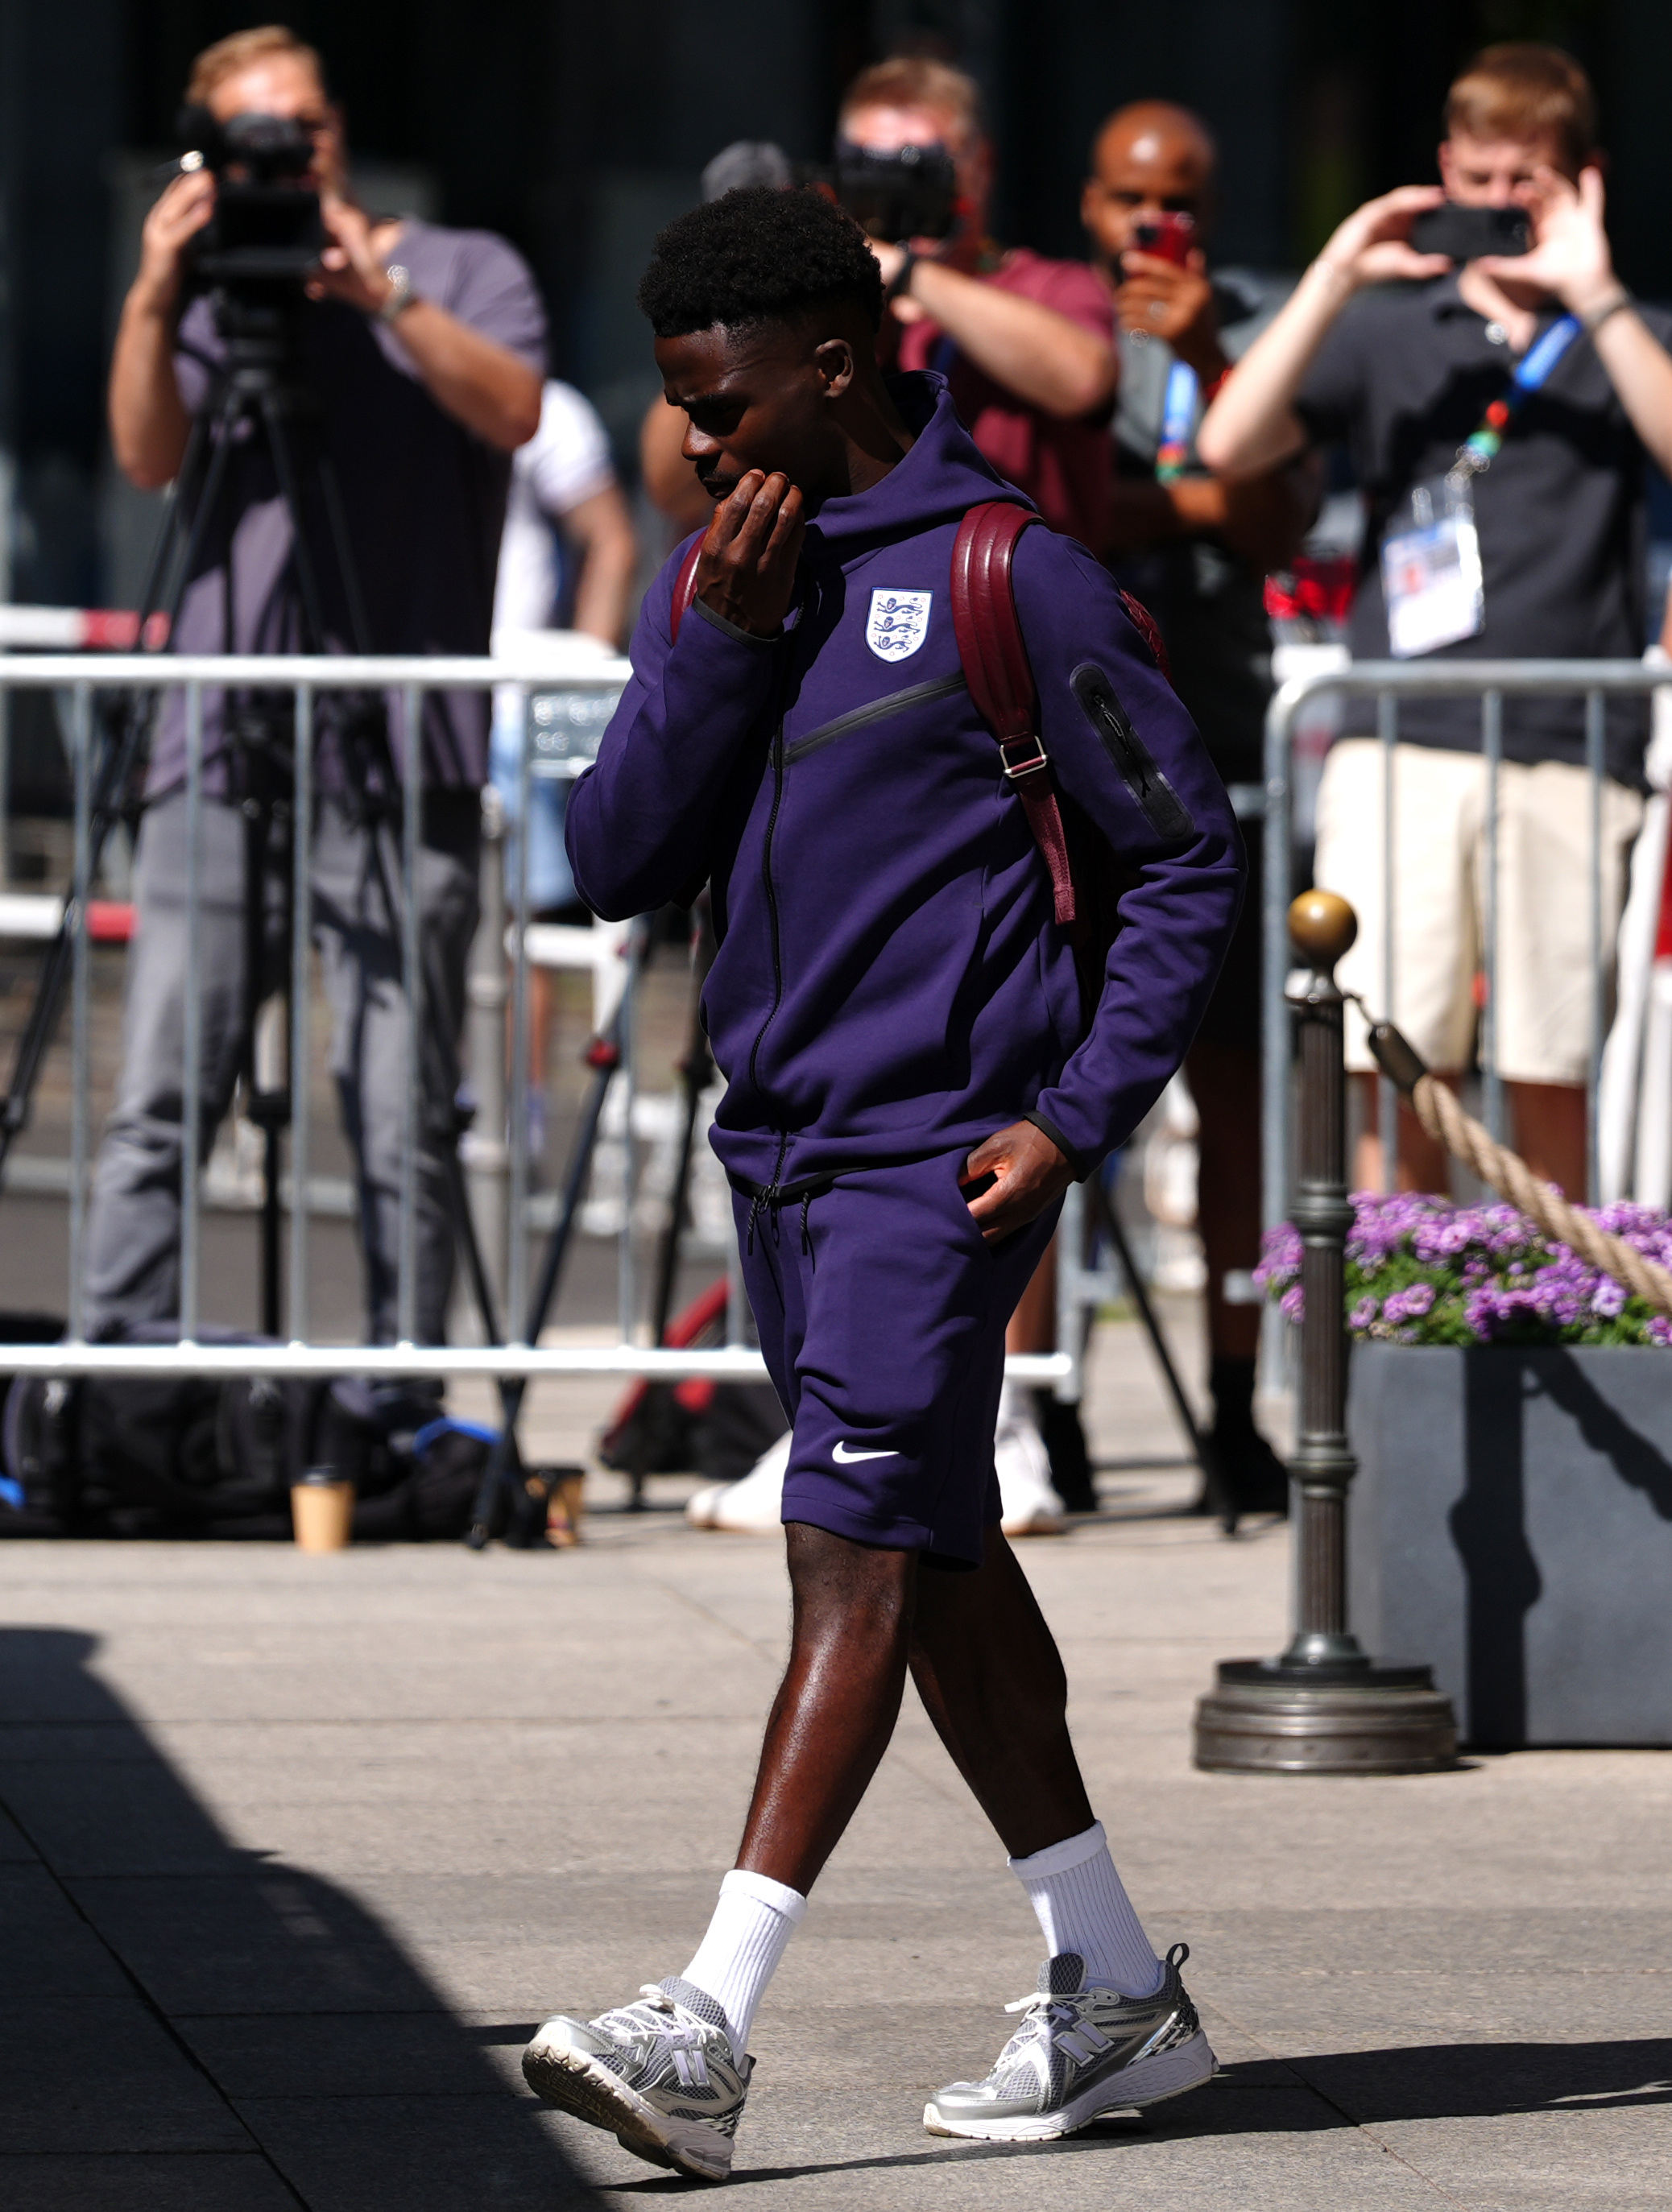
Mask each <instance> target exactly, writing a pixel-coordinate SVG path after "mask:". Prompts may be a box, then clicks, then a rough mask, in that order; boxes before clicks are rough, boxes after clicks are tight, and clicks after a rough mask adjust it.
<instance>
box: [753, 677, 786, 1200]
mask: <svg viewBox="0 0 1672 2212" xmlns="http://www.w3.org/2000/svg"><path fill="white" fill-rule="evenodd" d="M783 799H784V724H783V718H782V716H780V717H779V720H778V726H777V728H776V729H775V731H774V732H773V733H772V806H771V811H769V814H768V815H767V817H766V838H765V842H764V843H763V846H762V848H761V884H762V887H763V889H764V890H765V892H766V915H767V925H768V931H769V935H770V937H771V939H772V1003H771V1005H770V1006H769V1007H768V1008H767V1010H766V1019H765V1020H764V1021H763V1023H762V1024H761V1025H760V1027H759V1029H758V1030H756V1032H755V1042H754V1043H753V1044H752V1045H751V1047H750V1048H749V1082H750V1086H751V1089H753V1090H754V1091H757V1092H758V1091H759V1090H760V1060H761V1045H762V1042H763V1040H764V1038H765V1036H766V1033H767V1031H768V1030H769V1029H770V1028H771V1026H772V1018H773V1016H774V1015H775V1013H776V1012H777V1011H778V1008H779V1006H780V1004H781V1001H782V999H783V995H784V958H783V946H782V945H781V941H780V939H779V934H778V894H777V892H776V891H775V890H774V889H773V887H772V833H773V831H774V830H775V829H776V828H777V826H778V810H779V808H780V807H781V805H783ZM783 1141H784V1143H785V1144H787V1143H788V1141H789V1139H788V1137H787V1135H786V1136H785V1138H784V1140H783ZM778 1159H779V1164H780V1165H781V1164H782V1162H783V1151H782V1148H781V1147H780V1150H779V1154H778ZM772 1180H773V1181H774V1182H776V1181H777V1180H778V1177H777V1172H776V1170H774V1172H773V1177H772Z"/></svg>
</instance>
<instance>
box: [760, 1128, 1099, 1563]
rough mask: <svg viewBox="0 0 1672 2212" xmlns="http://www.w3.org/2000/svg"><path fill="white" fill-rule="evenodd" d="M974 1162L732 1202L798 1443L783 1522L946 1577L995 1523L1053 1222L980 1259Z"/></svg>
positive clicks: (977, 1558) (774, 1373)
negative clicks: (969, 1166)
mask: <svg viewBox="0 0 1672 2212" xmlns="http://www.w3.org/2000/svg"><path fill="white" fill-rule="evenodd" d="M966 1157H967V1154H966V1153H965V1152H962V1151H960V1152H942V1153H940V1154H939V1155H938V1156H937V1157H936V1158H933V1159H928V1160H915V1161H912V1162H910V1163H909V1164H907V1165H905V1166H903V1167H880V1168H862V1169H859V1170H854V1171H853V1172H851V1173H846V1174H844V1175H843V1176H842V1178H841V1180H840V1182H835V1183H832V1184H830V1186H829V1187H828V1188H824V1189H822V1190H818V1191H816V1192H815V1193H813V1194H812V1195H810V1196H806V1197H803V1196H802V1195H800V1194H791V1195H789V1196H787V1197H785V1198H782V1199H780V1200H764V1199H756V1198H751V1197H750V1196H748V1195H747V1194H743V1193H738V1194H735V1196H734V1200H733V1204H734V1206H735V1208H736V1212H737V1220H738V1235H739V1243H740V1244H741V1246H742V1248H743V1255H744V1256H743V1273H744V1280H745V1283H746V1285H748V1290H749V1299H750V1304H751V1305H752V1306H753V1308H754V1310H755V1321H756V1325H757V1328H758V1329H759V1331H760V1338H761V1350H762V1352H763V1354H764V1355H765V1358H766V1364H767V1371H768V1372H769V1374H770V1376H771V1377H772V1382H773V1387H774V1388H775V1389H776V1391H777V1393H778V1395H779V1397H780V1399H781V1401H782V1402H783V1407H784V1411H785V1412H786V1413H787V1414H788V1416H789V1419H790V1421H791V1423H792V1424H793V1428H794V1432H795V1433H794V1441H793V1444H792V1446H791V1449H790V1459H789V1469H788V1472H787V1475H786V1477H785V1480H784V1519H785V1520H786V1521H806V1522H811V1523H812V1526H813V1527H814V1528H828V1529H830V1532H831V1533H832V1534H834V1535H837V1536H848V1537H851V1538H852V1539H853V1540H854V1542H856V1543H860V1544H874V1545H878V1546H880V1547H885V1548H887V1549H889V1550H897V1551H921V1552H922V1553H925V1554H926V1555H927V1557H928V1558H929V1559H932V1560H933V1561H934V1562H935V1563H937V1564H939V1565H946V1566H978V1565H980V1564H981V1559H982V1548H983V1543H984V1540H985V1533H986V1530H987V1529H988V1528H989V1527H990V1526H992V1524H993V1523H994V1522H996V1521H997V1520H998V1518H999V1486H998V1481H997V1478H996V1477H995V1476H994V1472H993V1431H994V1424H995V1422H996V1421H997V1419H998V1412H999V1392H1000V1389H1001V1387H1002V1385H1003V1383H1004V1346H1005V1324H1006V1322H1008V1320H1009V1319H1010V1316H1011V1315H1012V1313H1013V1312H1014V1310H1015V1308H1016V1303H1017V1300H1018V1298H1019V1297H1021V1295H1022V1292H1023V1291H1024V1290H1025V1289H1026V1288H1027V1285H1028V1283H1029V1280H1030V1279H1031V1276H1032V1274H1033V1272H1034V1269H1035V1268H1036V1267H1037V1266H1038V1264H1039V1261H1040V1258H1041V1256H1042V1255H1043V1252H1044V1250H1045V1249H1046V1247H1047V1245H1048V1244H1049V1243H1050V1240H1051V1233H1052V1231H1053V1230H1054V1229H1055V1226H1056V1217H1057V1212H1058V1208H1057V1207H1056V1206H1050V1207H1049V1208H1048V1209H1047V1210H1046V1212H1044V1213H1043V1214H1042V1215H1041V1216H1040V1218H1038V1220H1037V1221H1034V1222H1031V1223H1030V1224H1029V1225H1028V1226H1027V1228H1025V1229H1023V1230H1018V1231H1017V1233H1016V1234H1015V1235H1014V1236H1013V1237H1008V1238H1006V1241H1005V1243H1003V1244H1002V1245H1000V1247H999V1248H998V1249H996V1250H995V1249H990V1248H989V1247H988V1245H986V1244H984V1243H982V1237H981V1232H980V1231H979V1230H978V1229H977V1228H976V1224H975V1221H974V1218H972V1216H971V1214H970V1208H969V1206H967V1204H966V1203H965V1201H964V1194H963V1193H962V1192H961V1191H960V1190H959V1188H958V1173H959V1170H961V1169H962V1167H963V1165H964V1159H965V1158H966ZM751 1217H752V1225H751Z"/></svg>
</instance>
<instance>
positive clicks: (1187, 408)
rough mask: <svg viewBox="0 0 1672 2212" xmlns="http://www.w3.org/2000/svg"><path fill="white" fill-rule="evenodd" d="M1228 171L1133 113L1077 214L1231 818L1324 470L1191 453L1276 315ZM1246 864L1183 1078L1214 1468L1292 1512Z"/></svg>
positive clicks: (1126, 504) (1120, 437)
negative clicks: (1216, 186) (1279, 1406)
mask: <svg viewBox="0 0 1672 2212" xmlns="http://www.w3.org/2000/svg"><path fill="white" fill-rule="evenodd" d="M1215 162H1216V155H1215V150H1214V146H1213V139H1212V137H1210V136H1209V134H1208V131H1207V126H1206V125H1204V124H1203V123H1202V122H1201V118H1199V117H1197V116H1195V115H1192V114H1191V113H1190V112H1189V110H1188V109H1187V108H1183V107H1176V106H1173V105H1172V104H1171V103H1170V101H1167V100H1139V101H1137V102H1135V103H1134V104H1133V105H1132V106H1128V107H1123V108H1122V109H1120V111H1119V112H1117V113H1116V114H1114V115H1111V116H1110V118H1109V120H1108V121H1107V122H1106V123H1105V124H1104V126H1103V128H1102V130H1101V131H1099V132H1098V133H1097V139H1096V141H1095V143H1094V144H1093V146H1092V149H1091V175H1090V176H1089V177H1088V178H1087V179H1086V182H1085V191H1084V192H1083V194H1082V195H1081V199H1080V216H1081V220H1082V221H1083V222H1084V223H1085V228H1086V233H1087V235H1088V237H1089V238H1090V240H1091V264H1092V267H1093V268H1094V269H1095V270H1097V274H1098V275H1099V276H1100V277H1101V278H1102V279H1103V281H1104V283H1105V284H1106V285H1107V287H1108V289H1109V292H1110V298H1111V299H1112V301H1114V305H1115V313H1116V320H1117V322H1118V324H1119V326H1120V340H1119V343H1120V356H1121V383H1120V395H1119V398H1118V401H1117V403H1116V412H1115V424H1114V473H1113V477H1112V479H1111V482H1110V487H1109V535H1108V540H1107V544H1108V561H1109V565H1110V568H1112V569H1113V570H1114V572H1115V574H1116V578H1117V579H1118V580H1119V581H1120V582H1121V583H1122V585H1123V586H1125V587H1126V589H1128V591H1130V592H1133V593H1134V595H1135V597H1137V598H1138V599H1140V600H1141V601H1142V602H1143V604H1144V605H1145V606H1146V607H1147V608H1148V609H1149V611H1150V612H1151V613H1152V615H1153V616H1154V617H1155V618H1156V621H1157V622H1158V624H1159V625H1160V628H1161V633H1162V635H1163V637H1164V639H1165V640H1166V644H1167V652H1168V656H1169V658H1170V661H1171V663H1172V674H1173V681H1174V683H1175V684H1176V686H1177V688H1178V695H1179V696H1180V698H1181V699H1183V702H1184V703H1185V705H1186V707H1187V708H1189V711H1190V715H1191V719H1192V720H1194V721H1195V725H1196V727H1197V728H1198V729H1199V730H1200V731H1201V734H1202V737H1203V739H1204V741H1205V742H1206V744H1207V749H1208V750H1209V752H1210V753H1211V754H1212V755H1213V765H1214V766H1215V768H1217V769H1218V770H1219V774H1220V775H1222V776H1223V777H1224V779H1225V783H1226V785H1227V787H1229V789H1230V792H1231V799H1232V802H1233V804H1235V803H1236V801H1237V797H1238V794H1239V793H1243V794H1248V793H1254V794H1256V795H1257V794H1258V793H1259V792H1260V790H1261V788H1262V785H1263V780H1264V775H1265V770H1264V767H1263V765H1262V739H1263V734H1264V728H1265V716H1266V704H1267V702H1268V699H1269V697H1270V696H1271V649H1272V641H1271V629H1270V625H1269V623H1268V622H1267V619H1266V608H1265V596H1264V580H1265V575H1266V572H1267V571H1268V569H1271V568H1281V567H1283V566H1285V565H1286V563H1287V562H1288V561H1289V560H1290V559H1291V558H1292V556H1293V554H1294V552H1295V550H1296V548H1297V546H1298V544H1299V542H1300V539H1301V537H1302V535H1303V533H1304V531H1305V530H1306V528H1307V526H1308V525H1309V524H1310V520H1311V518H1312V514H1313V512H1314V509H1315V507H1316V478H1317V470H1316V463H1315V462H1313V461H1312V460H1311V459H1310V457H1308V456H1304V455H1303V456H1299V457H1298V458H1297V459H1294V460H1292V461H1286V462H1284V463H1283V464H1281V465H1280V466H1278V467H1276V468H1274V469H1268V470H1266V471H1263V472H1262V473H1261V474H1260V475H1258V476H1252V477H1245V478H1241V479H1238V480H1237V481H1236V482H1234V483H1227V482H1225V481H1224V480H1222V479H1220V478H1219V477H1213V476H1210V475H1209V474H1208V472H1207V470H1206V469H1205V468H1203V466H1202V465H1201V462H1200V461H1199V460H1198V459H1197V458H1196V454H1195V446H1194V438H1195V428H1196V425H1197V423H1198V422H1200V420H1201V412H1202V409H1203V407H1204V405H1205V404H1207V402H1208V401H1209V400H1210V399H1211V398H1212V397H1213V393H1214V392H1216V391H1217V390H1218V388H1219V385H1220V384H1221V383H1222V382H1223V381H1224V380H1225V377H1226V375H1227V374H1229V373H1230V369H1231V362H1233V361H1234V360H1236V359H1237V357H1238V356H1241V355H1242V354H1243V353H1244V352H1245V351H1246V350H1247V349H1248V347H1249V345H1250V344H1251V343H1253V341H1254V339H1255V337H1256V336H1257V334H1258V333H1259V332H1260V331H1262V330H1263V329H1264V328H1265V326H1266V325H1267V323H1268V321H1269V320H1270V319H1271V316H1272V313H1273V312H1274V307H1275V305H1276V300H1275V297H1274V294H1273V292H1272V290H1271V289H1270V288H1269V287H1267V288H1262V287H1261V286H1259V285H1258V284H1257V283H1256V282H1255V280H1254V279H1252V278H1249V277H1244V276H1231V275H1226V274H1218V275H1210V273H1209V271H1208V267H1207V254H1206V252H1204V250H1203V249H1204V245H1205V241H1206V240H1207V236H1208V234H1209V231H1210V230H1211V228H1212V223H1213V182H1214V168H1215ZM1244 834H1245V836H1246V835H1247V832H1246V828H1245V831H1244ZM1248 852H1249V868H1250V875H1249V892H1248V896H1246V897H1245V898H1244V900H1243V910H1242V915H1241V916H1240V918H1239V920H1238V922H1237V933H1236V936H1235V937H1234V938H1233V939H1232V940H1231V951H1230V952H1229V954H1228V955H1227V957H1226V960H1225V966H1224V968H1223V969H1221V970H1220V973H1219V983H1218V985H1217V987H1215V990H1214V993H1213V998H1212V999H1211V1000H1209V1002H1208V1007H1207V1013H1206V1014H1205V1015H1204V1016H1203V1018H1202V1024H1201V1028H1200V1029H1199V1030H1197V1032H1196V1037H1195V1043H1194V1044H1193V1045H1192V1046H1191V1048H1190V1050H1189V1054H1187V1056H1186V1059H1185V1063H1184V1065H1185V1072H1186V1073H1187V1075H1188V1076H1189V1084H1190V1094H1191V1097H1193V1098H1194V1099H1195V1104H1196V1112H1197V1116H1198V1123H1199V1152H1200V1163H1201V1165H1200V1174H1199V1180H1198V1206H1197V1217H1198V1219H1199V1221H1200V1223H1201V1237H1202V1244H1203V1247H1204V1250H1205V1252H1206V1255H1207V1321H1208V1346H1209V1364H1208V1387H1209V1395H1210V1397H1211V1400H1212V1404H1213V1413H1212V1425H1211V1436H1212V1442H1213V1457H1214V1462H1215V1464H1216V1467H1217V1469H1218V1472H1219V1480H1220V1484H1221V1486H1222V1488H1223V1492H1224V1497H1223V1504H1225V1506H1226V1507H1228V1508H1231V1509H1234V1510H1236V1511H1237V1512H1238V1513H1262V1512H1282V1511H1284V1510H1286V1507H1287V1504H1288V1495H1289V1485H1288V1477H1287V1475H1286V1472H1285V1470H1284V1468H1283V1466H1282V1464H1281V1462H1280V1461H1279V1460H1278V1459H1277V1457H1276V1455H1275V1454H1274V1452H1273V1451H1272V1449H1271V1447H1270V1445H1269V1444H1268V1443H1267V1442H1266V1439H1265V1438H1264V1437H1262V1435H1261V1434H1260V1432H1259V1431H1258V1430H1257V1429H1256V1426H1255V1425H1254V1382H1255V1355H1256V1351H1257V1349H1258V1344H1259V1333H1260V1315H1259V1310H1258V1309H1257V1307H1254V1306H1250V1305H1246V1304H1235V1305H1233V1304H1230V1303H1228V1302H1227V1300H1226V1297H1225V1279H1226V1277H1227V1276H1228V1275H1231V1274H1233V1273H1246V1272H1247V1271H1248V1270H1249V1269H1250V1268H1252V1267H1254V1265H1255V1264H1256V1261H1257V1260H1258V1259H1259V1256H1260V1115H1259V1105H1258V1102H1259V1097H1260V915H1261V900H1260V895H1259V877H1258V869H1259V860H1260V841H1259V838H1258V836H1257V835H1256V836H1251V837H1249V838H1248ZM1201 1503H1202V1505H1203V1507H1204V1509H1205V1508H1206V1506H1207V1504H1208V1500H1207V1498H1206V1497H1204V1498H1203V1500H1202V1501H1201Z"/></svg>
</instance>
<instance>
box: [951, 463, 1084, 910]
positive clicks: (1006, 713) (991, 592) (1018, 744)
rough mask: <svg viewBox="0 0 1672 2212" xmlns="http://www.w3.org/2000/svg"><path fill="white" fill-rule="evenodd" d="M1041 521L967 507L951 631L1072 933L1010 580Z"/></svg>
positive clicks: (988, 506)
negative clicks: (1019, 550)
mask: <svg viewBox="0 0 1672 2212" xmlns="http://www.w3.org/2000/svg"><path fill="white" fill-rule="evenodd" d="M1041 519H1042V518H1041V517H1040V516H1038V515H1037V514H1035V513H1031V510H1030V509H1028V508H1027V507H1018V506H1016V505H1015V504H1014V503H1013V502H1012V501H1009V500H989V501H984V502H983V503H982V505H981V506H980V507H971V508H970V511H969V513H967V514H966V515H965V516H964V520H963V521H962V522H961V523H960V524H959V525H958V537H957V538H956V539H955V541H954V543H953V545H952V629H953V632H954V634H955V635H956V636H957V638H958V658H959V659H960V660H961V661H962V662H963V663H964V681H965V683H966V684H968V685H969V686H970V697H971V698H972V699H973V700H974V701H975V702H976V709H977V711H978V712H979V713H980V714H981V716H982V720H984V721H985V722H986V723H987V724H988V727H989V728H990V729H991V730H992V732H993V734H994V737H995V738H997V739H998V740H999V751H1000V757H1002V759H1003V761H1004V764H1005V775H1006V777H1007V779H1008V780H1009V782H1010V784H1011V787H1012V789H1013V790H1014V792H1015V793H1016V796H1017V797H1018V799H1020V800H1021V802H1022V805H1023V808H1024V811H1025V812H1026V814H1027V817H1028V827H1029V829H1031V830H1032V832H1033V841H1034V842H1035V844H1036V845H1037V846H1038V848H1039V850H1040V853H1041V854H1042V856H1043V860H1044V862H1045V866H1046V867H1047V868H1048V869H1049V871H1050V878H1051V896H1052V900H1053V903H1054V906H1055V915H1056V920H1057V922H1058V924H1059V925H1060V926H1061V927H1062V928H1064V929H1069V930H1073V929H1075V928H1076V927H1078V924H1079V908H1078V906H1077V905H1076V903H1075V899H1074V878H1073V870H1072V868H1071V867H1070V866H1069V861H1068V840H1067V835H1066V833H1065V832H1064V829H1063V827H1062V810H1061V807H1060V806H1059V805H1057V803H1056V785H1055V780H1054V779H1053V777H1052V775H1051V767H1050V762H1049V758H1048V757H1047V755H1046V752H1045V748H1044V745H1043V743H1042V742H1041V739H1040V735H1039V692H1038V690H1037V686H1036V684H1035V683H1034V680H1033V671H1032V669H1031V667H1030V666H1029V665H1028V650H1027V646H1026V644H1025V642H1024V639H1023V636H1022V625H1021V623H1020V621H1019V620H1018V617H1017V613H1016V594H1015V592H1014V591H1013V589H1012V586H1011V578H1010V564H1011V556H1012V554H1013V553H1014V552H1015V550H1016V541H1017V539H1018V538H1019V537H1020V536H1021V534H1022V532H1024V530H1026V529H1027V528H1028V527H1029V526H1030V525H1031V524H1033V523H1036V522H1037V521H1039V520H1041Z"/></svg>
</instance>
